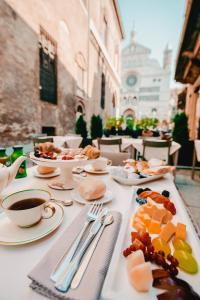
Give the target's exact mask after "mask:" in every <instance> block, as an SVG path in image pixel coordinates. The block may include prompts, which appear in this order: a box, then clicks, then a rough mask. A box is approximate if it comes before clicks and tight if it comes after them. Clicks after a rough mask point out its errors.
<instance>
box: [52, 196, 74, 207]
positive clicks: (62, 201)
mask: <svg viewBox="0 0 200 300" xmlns="http://www.w3.org/2000/svg"><path fill="white" fill-rule="evenodd" d="M50 201H52V202H57V203H61V204H62V205H64V206H70V205H72V204H73V201H72V200H57V199H53V198H52V199H50Z"/></svg>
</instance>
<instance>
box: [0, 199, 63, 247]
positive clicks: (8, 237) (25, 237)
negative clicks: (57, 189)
mask: <svg viewBox="0 0 200 300" xmlns="http://www.w3.org/2000/svg"><path fill="white" fill-rule="evenodd" d="M51 205H52V206H54V207H55V208H56V212H55V214H54V215H53V216H52V217H51V218H49V219H42V220H41V221H40V222H39V223H38V224H36V225H34V226H32V227H29V228H20V227H18V226H16V225H15V224H13V223H12V222H11V221H10V219H9V218H8V217H7V216H6V214H5V213H4V212H3V213H0V245H8V246H9V245H11V246H12V245H23V244H28V243H31V242H34V241H37V240H39V239H41V238H43V237H45V236H46V235H48V234H50V233H51V232H52V231H54V230H55V229H56V228H57V227H58V226H59V225H60V224H61V223H62V220H63V217H64V210H63V208H62V206H61V205H59V204H57V203H51Z"/></svg>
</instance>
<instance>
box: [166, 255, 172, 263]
mask: <svg viewBox="0 0 200 300" xmlns="http://www.w3.org/2000/svg"><path fill="white" fill-rule="evenodd" d="M167 259H168V260H169V261H170V262H171V260H172V259H173V255H171V254H168V255H167Z"/></svg>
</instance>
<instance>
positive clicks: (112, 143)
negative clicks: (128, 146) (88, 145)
mask: <svg viewBox="0 0 200 300" xmlns="http://www.w3.org/2000/svg"><path fill="white" fill-rule="evenodd" d="M97 143H98V149H99V150H101V146H102V145H103V146H118V147H119V152H122V148H121V145H122V139H118V138H117V139H102V138H98V139H97ZM110 150H111V151H112V150H113V147H111V148H110Z"/></svg>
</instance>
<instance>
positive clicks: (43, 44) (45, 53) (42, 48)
mask: <svg viewBox="0 0 200 300" xmlns="http://www.w3.org/2000/svg"><path fill="white" fill-rule="evenodd" d="M44 57H45V59H46V62H47V64H48V65H49V64H51V69H50V71H49V70H48V69H47V67H46V70H45V65H42V63H43V62H42V59H43V58H44ZM39 77H40V78H39V80H40V87H39V89H40V100H41V101H44V102H48V103H50V104H53V105H57V102H58V91H57V87H58V82H57V81H58V78H57V43H56V41H55V40H54V39H53V38H52V37H51V36H50V34H49V33H48V32H47V31H46V30H45V29H44V28H43V27H42V26H40V34H39ZM49 79H51V80H52V81H50V80H49ZM49 82H52V85H51V86H50V85H49ZM42 85H43V86H45V88H46V89H48V88H51V89H52V91H51V92H49V91H46V92H44V91H43V90H42Z"/></svg>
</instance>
